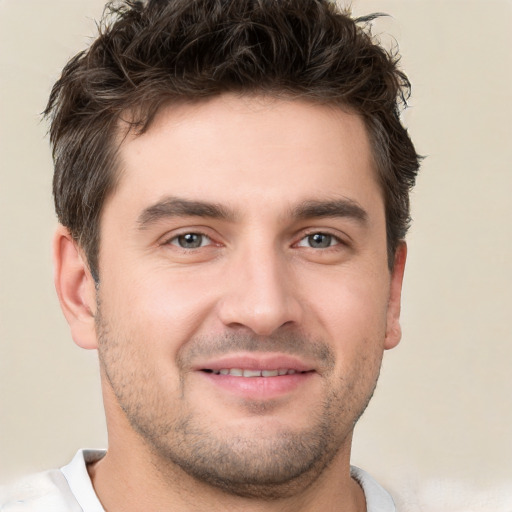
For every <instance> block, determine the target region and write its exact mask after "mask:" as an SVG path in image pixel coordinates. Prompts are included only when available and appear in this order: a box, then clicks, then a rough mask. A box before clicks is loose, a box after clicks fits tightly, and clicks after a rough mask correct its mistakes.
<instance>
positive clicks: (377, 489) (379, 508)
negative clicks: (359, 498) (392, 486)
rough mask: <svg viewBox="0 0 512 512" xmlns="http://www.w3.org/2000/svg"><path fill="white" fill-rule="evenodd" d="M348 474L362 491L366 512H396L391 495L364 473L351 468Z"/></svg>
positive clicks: (353, 467)
mask: <svg viewBox="0 0 512 512" xmlns="http://www.w3.org/2000/svg"><path fill="white" fill-rule="evenodd" d="M350 474H351V476H352V478H353V479H354V480H356V482H357V483H358V484H359V485H360V486H361V488H362V489H363V492H364V495H365V498H366V507H367V511H368V512H396V508H395V503H394V501H393V498H392V497H391V495H390V494H389V493H388V491H386V490H385V489H384V488H383V487H382V486H381V485H380V484H379V483H378V482H377V481H376V480H374V479H373V478H372V477H371V476H370V475H369V474H368V473H367V472H366V471H363V470H362V469H359V468H356V467H355V466H351V467H350Z"/></svg>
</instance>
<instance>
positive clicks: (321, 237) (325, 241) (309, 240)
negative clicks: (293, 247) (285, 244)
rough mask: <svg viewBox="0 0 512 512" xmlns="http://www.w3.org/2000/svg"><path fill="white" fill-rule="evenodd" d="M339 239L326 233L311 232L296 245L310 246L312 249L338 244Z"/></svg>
mask: <svg viewBox="0 0 512 512" xmlns="http://www.w3.org/2000/svg"><path fill="white" fill-rule="evenodd" d="M339 243H340V241H339V239H338V238H337V237H335V236H334V235H329V234H328V233H312V234H311V235H308V236H305V237H304V238H303V239H302V240H301V241H300V242H299V243H298V244H297V246H298V247H311V248H313V249H327V248H328V247H332V246H333V245H338V244H339Z"/></svg>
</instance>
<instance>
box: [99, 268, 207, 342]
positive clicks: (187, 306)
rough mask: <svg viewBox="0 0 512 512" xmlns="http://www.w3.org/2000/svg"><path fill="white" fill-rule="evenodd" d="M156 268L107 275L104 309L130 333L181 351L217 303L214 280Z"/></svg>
mask: <svg viewBox="0 0 512 512" xmlns="http://www.w3.org/2000/svg"><path fill="white" fill-rule="evenodd" d="M197 277H198V276H194V275H190V273H187V272H169V271H168V270H167V269H152V270H147V271H146V272H140V273H137V272H134V271H133V270H132V271H131V272H120V271H119V272H113V273H111V274H110V275H109V276H106V278H105V280H104V283H103V279H102V284H101V287H102V294H101V297H102V310H103V312H104V316H105V318H108V319H112V320H113V321H114V322H115V324H116V325H117V327H118V328H119V329H122V330H123V331H124V332H125V335H127V336H129V337H130V338H132V339H134V340H141V342H142V341H143V340H144V343H145V345H146V346H147V347H148V348H149V347H155V346H160V347H161V348H162V350H168V351H172V352H176V351H177V350H178V349H179V347H180V346H181V345H182V344H183V343H185V342H186V341H187V340H188V339H190V338H191V337H192V336H193V335H194V334H196V332H197V331H198V329H199V327H200V326H201V325H202V324H203V322H204V319H205V317H206V316H207V315H208V314H209V312H210V311H211V310H212V305H213V304H214V303H215V298H214V297H213V291H214V290H215V287H214V286H212V284H211V283H210V282H208V280H204V279H198V278H197Z"/></svg>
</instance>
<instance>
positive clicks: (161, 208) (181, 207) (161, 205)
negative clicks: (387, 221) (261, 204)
mask: <svg viewBox="0 0 512 512" xmlns="http://www.w3.org/2000/svg"><path fill="white" fill-rule="evenodd" d="M170 217H206V218H210V219H220V220H226V221H230V222H233V221H234V220H235V218H236V217H237V216H236V214H235V212H234V211H233V210H230V209H228V208H226V207H225V206H222V205H220V204H217V203H211V202H207V201H192V200H189V199H182V198H177V197H166V198H165V199H163V200H161V201H158V202H157V203H155V204H153V205H151V206H148V207H147V208H145V209H144V210H143V211H142V213H141V214H140V215H139V218H138V219H137V224H138V225H139V229H141V230H144V229H147V228H148V227H149V226H151V225H152V224H155V223H157V222H158V221H160V220H162V219H166V218H170ZM291 217H292V218H295V219H312V218H321V217H346V218H352V219H355V220H357V221H359V222H360V223H362V224H365V223H366V222H367V219H368V214H367V212H366V211H365V210H364V209H363V208H362V207H361V206H360V205H359V204H358V203H356V202H355V201H353V200H351V199H348V198H343V199H335V200H331V201H319V200H308V201H303V202H302V203H300V204H298V205H297V206H295V207H294V208H293V209H292V210H291Z"/></svg>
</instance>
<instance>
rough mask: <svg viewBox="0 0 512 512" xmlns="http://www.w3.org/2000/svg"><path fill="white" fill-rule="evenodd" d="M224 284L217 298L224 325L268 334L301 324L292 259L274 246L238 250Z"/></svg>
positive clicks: (300, 311) (299, 304)
mask: <svg viewBox="0 0 512 512" xmlns="http://www.w3.org/2000/svg"><path fill="white" fill-rule="evenodd" d="M225 284H226V287H225V290H224V294H223V296H222V298H221V300H220V302H219V317H220V320H221V322H222V323H223V324H224V325H225V326H227V327H229V328H232V329H241V328H245V329H249V330H251V331H252V332H253V333H254V334H256V335H259V336H269V335H271V334H272V333H274V332H276V331H277V330H279V329H280V328H283V327H291V326H298V325H299V324H300V322H301V319H302V307H301V301H300V300H299V299H298V296H297V292H298V290H297V287H296V283H295V279H294V278H293V269H292V268H291V263H290V262H289V261H287V260H286V258H285V257H284V256H283V255H280V254H279V253H278V251H276V250H275V249H274V248H269V249H268V250H262V249H261V247H260V248H259V250H253V251H246V252H245V253H243V254H239V255H238V256H237V258H236V260H235V261H231V262H230V265H229V271H228V275H226V281H225Z"/></svg>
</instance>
